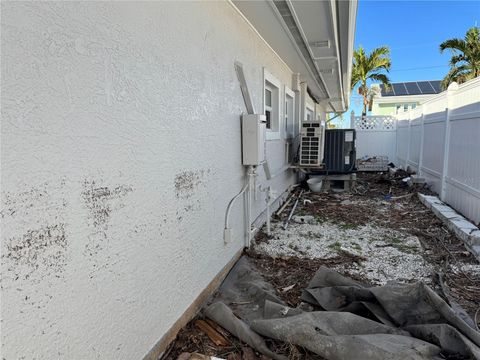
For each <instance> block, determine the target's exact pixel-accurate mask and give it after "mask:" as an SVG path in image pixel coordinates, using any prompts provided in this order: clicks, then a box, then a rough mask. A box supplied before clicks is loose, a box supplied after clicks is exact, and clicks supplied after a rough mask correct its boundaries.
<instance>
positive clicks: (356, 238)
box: [254, 217, 432, 285]
mask: <svg viewBox="0 0 480 360" xmlns="http://www.w3.org/2000/svg"><path fill="white" fill-rule="evenodd" d="M294 220H297V221H293V222H292V223H290V224H289V227H288V228H287V230H283V227H282V224H281V223H280V222H276V223H272V237H271V238H270V239H267V240H264V241H262V242H258V243H256V244H254V250H255V251H257V252H259V253H261V254H265V255H268V256H272V257H289V256H295V257H300V258H307V259H330V258H333V257H336V256H338V255H339V254H340V255H347V256H351V257H352V262H350V263H349V264H345V265H341V266H342V268H343V269H345V267H347V268H348V271H349V272H353V273H355V274H358V275H360V276H362V277H366V278H368V279H369V281H371V282H372V283H373V284H377V285H383V284H386V283H387V282H388V281H392V280H395V281H400V282H411V281H418V280H422V281H424V282H425V283H429V282H430V277H431V272H432V268H431V266H430V265H429V264H428V263H427V262H426V261H425V260H424V259H423V257H422V256H421V254H420V252H421V251H422V249H421V245H420V242H419V240H418V238H417V237H416V236H412V235H409V234H406V233H403V232H400V231H398V230H394V229H390V228H386V227H380V226H374V225H371V224H367V225H360V226H359V225H353V224H345V223H339V224H336V223H332V222H315V221H312V220H311V219H310V218H308V221H302V220H301V219H300V217H298V218H295V219H294Z"/></svg>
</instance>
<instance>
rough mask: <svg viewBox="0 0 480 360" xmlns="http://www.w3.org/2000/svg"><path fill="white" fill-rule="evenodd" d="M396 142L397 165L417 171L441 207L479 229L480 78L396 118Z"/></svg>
mask: <svg viewBox="0 0 480 360" xmlns="http://www.w3.org/2000/svg"><path fill="white" fill-rule="evenodd" d="M396 136H397V141H396V144H397V163H396V164H397V165H401V166H403V167H405V168H406V167H410V168H411V169H413V170H415V171H416V172H417V173H419V174H420V175H421V176H422V177H424V178H425V179H426V180H427V183H428V184H430V185H431V187H432V190H434V191H435V192H437V193H438V194H439V195H440V198H441V199H442V200H443V201H445V202H446V203H448V204H449V205H451V206H452V207H454V208H455V209H456V210H458V211H459V212H461V213H462V214H463V215H465V216H466V217H467V218H469V219H471V220H473V221H474V222H475V223H479V222H480V78H476V79H474V80H471V81H469V82H466V83H465V84H462V85H460V86H458V85H457V84H452V85H450V87H449V89H448V90H447V91H444V92H442V93H440V94H438V95H436V96H434V97H432V98H431V99H429V100H428V101H426V102H425V103H423V105H421V106H420V107H418V108H417V109H415V110H411V111H409V112H405V113H400V114H399V115H398V122H397V131H396Z"/></svg>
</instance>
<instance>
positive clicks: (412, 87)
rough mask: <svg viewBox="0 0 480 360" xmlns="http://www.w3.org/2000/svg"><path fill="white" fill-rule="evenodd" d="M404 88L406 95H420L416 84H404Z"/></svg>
mask: <svg viewBox="0 0 480 360" xmlns="http://www.w3.org/2000/svg"><path fill="white" fill-rule="evenodd" d="M405 87H406V88H407V91H408V95H418V94H421V93H422V92H421V91H420V88H419V87H418V85H417V83H416V82H408V83H405Z"/></svg>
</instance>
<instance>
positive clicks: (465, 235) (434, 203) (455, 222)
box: [418, 194, 480, 261]
mask: <svg viewBox="0 0 480 360" xmlns="http://www.w3.org/2000/svg"><path fill="white" fill-rule="evenodd" d="M418 198H419V199H420V202H421V203H422V204H424V205H425V206H426V207H427V208H428V209H430V210H432V212H433V213H434V214H435V215H436V216H437V217H438V218H439V219H440V220H441V221H442V222H443V223H444V224H445V225H446V226H447V227H448V228H449V229H450V230H452V231H453V232H454V233H455V235H456V236H457V237H458V238H460V239H461V240H462V241H463V242H464V244H465V246H466V248H467V249H468V250H469V251H470V252H471V253H472V254H473V255H474V256H475V257H476V258H477V259H478V260H479V261H480V229H479V228H478V227H476V226H475V225H474V224H472V223H471V222H470V221H468V220H467V219H465V218H464V217H463V216H462V215H460V214H459V213H457V212H456V211H455V210H453V209H452V208H451V207H450V206H448V205H447V204H445V203H444V202H443V201H441V200H440V199H439V198H437V197H436V196H431V195H423V194H418Z"/></svg>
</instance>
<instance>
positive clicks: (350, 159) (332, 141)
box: [325, 129, 356, 174]
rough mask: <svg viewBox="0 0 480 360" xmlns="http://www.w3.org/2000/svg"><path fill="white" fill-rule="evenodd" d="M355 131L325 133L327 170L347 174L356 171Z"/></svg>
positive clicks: (332, 130)
mask: <svg viewBox="0 0 480 360" xmlns="http://www.w3.org/2000/svg"><path fill="white" fill-rule="evenodd" d="M355 135H356V134H355V130H354V129H329V130H326V131H325V170H326V171H327V172H329V173H337V174H347V173H350V172H354V171H355V170H356V169H355V159H356V150H355Z"/></svg>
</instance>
